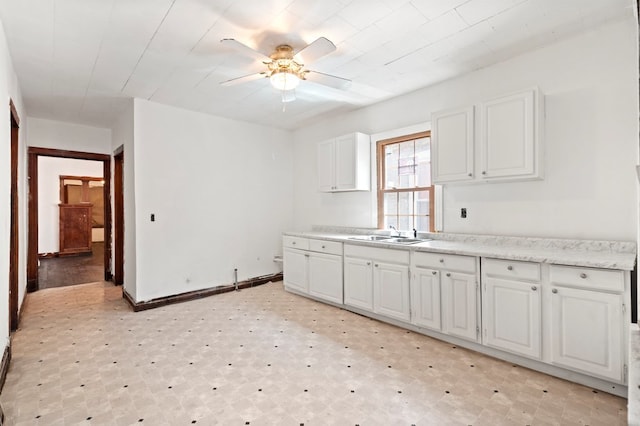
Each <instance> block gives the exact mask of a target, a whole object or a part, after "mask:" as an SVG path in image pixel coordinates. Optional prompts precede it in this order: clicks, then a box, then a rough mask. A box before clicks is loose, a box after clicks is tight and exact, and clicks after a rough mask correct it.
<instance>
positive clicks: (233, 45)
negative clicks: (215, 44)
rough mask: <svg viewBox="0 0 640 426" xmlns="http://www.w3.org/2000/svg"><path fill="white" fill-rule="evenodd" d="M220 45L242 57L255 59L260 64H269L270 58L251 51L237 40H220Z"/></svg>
mask: <svg viewBox="0 0 640 426" xmlns="http://www.w3.org/2000/svg"><path fill="white" fill-rule="evenodd" d="M220 43H222V44H223V45H224V46H227V47H229V48H230V49H234V50H235V51H237V52H240V53H242V54H243V55H246V56H249V57H251V58H254V59H257V60H259V61H261V62H266V63H269V62H271V58H270V57H268V56H267V55H264V54H262V53H260V52H258V51H257V50H253V49H252V48H250V47H249V46H247V45H246V44H243V43H240V42H239V41H238V40H236V39H234V38H223V39H222V40H220Z"/></svg>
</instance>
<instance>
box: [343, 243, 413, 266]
mask: <svg viewBox="0 0 640 426" xmlns="http://www.w3.org/2000/svg"><path fill="white" fill-rule="evenodd" d="M344 255H345V256H351V257H359V258H361V259H371V260H380V261H382V262H391V263H403V264H405V265H408V264H409V250H402V249H399V250H394V249H386V248H376V247H366V246H356V245H350V244H345V245H344Z"/></svg>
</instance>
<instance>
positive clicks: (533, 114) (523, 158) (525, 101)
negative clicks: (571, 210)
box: [431, 88, 544, 184]
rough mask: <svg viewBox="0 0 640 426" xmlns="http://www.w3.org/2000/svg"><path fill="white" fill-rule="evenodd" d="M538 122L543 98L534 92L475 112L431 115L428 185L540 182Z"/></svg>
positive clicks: (495, 100)
mask: <svg viewBox="0 0 640 426" xmlns="http://www.w3.org/2000/svg"><path fill="white" fill-rule="evenodd" d="M475 114H477V115H478V116H477V117H475ZM474 118H476V119H477V120H476V121H474ZM543 119H544V111H543V97H542V95H541V94H540V91H539V90H538V89H537V88H532V89H527V90H522V91H519V92H515V93H511V94H508V95H504V96H500V97H496V98H493V99H490V100H487V101H484V102H482V103H480V104H479V107H478V108H475V107H474V106H467V107H462V108H457V109H451V110H447V111H439V112H434V113H433V114H432V116H431V122H432V129H433V130H432V135H431V144H432V149H433V153H434V155H433V159H432V171H433V172H432V173H433V182H434V183H436V184H447V183H455V182H468V183H471V182H492V181H495V182H499V181H514V180H529V179H540V178H542V176H543V174H542V172H543V146H544V144H543V133H544V120H543Z"/></svg>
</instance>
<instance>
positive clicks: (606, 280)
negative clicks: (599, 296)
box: [549, 265, 624, 292]
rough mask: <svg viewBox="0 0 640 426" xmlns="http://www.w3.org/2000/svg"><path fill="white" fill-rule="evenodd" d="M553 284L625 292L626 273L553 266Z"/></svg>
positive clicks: (551, 274) (550, 271)
mask: <svg viewBox="0 0 640 426" xmlns="http://www.w3.org/2000/svg"><path fill="white" fill-rule="evenodd" d="M549 277H550V281H551V284H555V285H560V286H567V287H580V288H585V289H594V290H606V291H616V292H622V291H624V272H623V271H618V270H610V269H594V268H580V267H572V266H558V265H551V267H550V268H549Z"/></svg>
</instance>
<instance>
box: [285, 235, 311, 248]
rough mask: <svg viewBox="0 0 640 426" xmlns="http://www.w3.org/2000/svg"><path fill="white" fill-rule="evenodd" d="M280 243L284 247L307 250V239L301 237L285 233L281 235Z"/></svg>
mask: <svg viewBox="0 0 640 426" xmlns="http://www.w3.org/2000/svg"><path fill="white" fill-rule="evenodd" d="M282 244H283V245H284V246H285V247H290V248H297V249H300V250H309V240H308V239H307V238H302V237H291V236H288V235H285V236H284V237H282Z"/></svg>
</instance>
